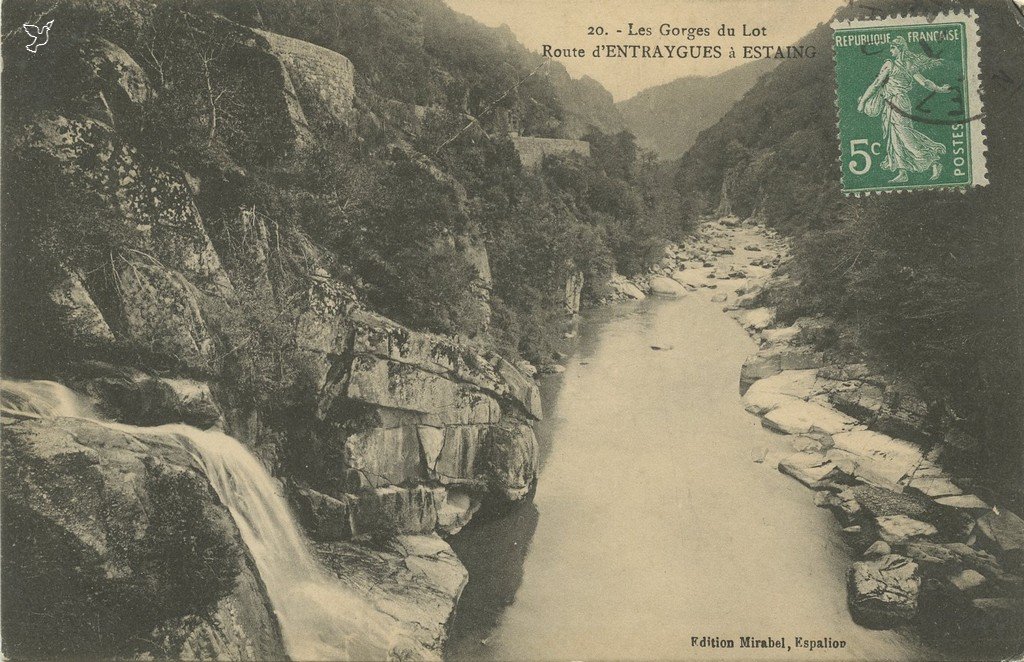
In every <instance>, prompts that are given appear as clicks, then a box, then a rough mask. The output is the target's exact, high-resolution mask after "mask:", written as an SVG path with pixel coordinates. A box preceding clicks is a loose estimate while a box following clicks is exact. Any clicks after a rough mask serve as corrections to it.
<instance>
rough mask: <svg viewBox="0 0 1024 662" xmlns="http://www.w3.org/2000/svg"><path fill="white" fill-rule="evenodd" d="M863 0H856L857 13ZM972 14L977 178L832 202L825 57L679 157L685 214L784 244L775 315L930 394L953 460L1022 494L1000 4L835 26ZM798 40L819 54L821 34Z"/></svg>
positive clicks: (892, 8)
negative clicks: (981, 170) (849, 339)
mask: <svg viewBox="0 0 1024 662" xmlns="http://www.w3.org/2000/svg"><path fill="white" fill-rule="evenodd" d="M869 4H870V6H869ZM964 5H966V6H967V7H970V8H973V9H974V10H975V11H977V12H978V15H979V25H980V30H981V39H982V61H981V68H982V77H983V80H984V81H985V83H984V103H985V117H984V122H985V128H986V133H987V136H988V140H987V148H988V171H989V179H990V184H989V185H988V186H987V187H984V188H977V189H972V190H969V191H967V192H965V193H957V192H933V191H929V192H921V193H913V194H906V193H904V194H900V195H881V196H873V197H870V198H859V199H858V198H844V197H843V196H842V194H841V193H840V190H839V166H838V163H837V158H838V154H839V152H838V146H837V144H836V130H835V122H836V119H835V106H834V88H833V85H834V73H833V71H832V67H833V64H832V60H831V58H824V57H821V58H816V59H808V60H800V61H795V60H794V61H786V62H783V63H781V64H780V65H779V66H778V68H776V69H775V70H774V71H772V72H769V73H768V74H766V75H765V76H764V77H762V78H761V79H760V81H759V82H758V83H757V84H756V85H755V86H754V87H753V88H752V89H751V91H750V92H749V93H748V94H747V95H746V96H745V97H744V98H743V99H742V100H741V101H740V102H739V103H737V104H736V105H735V106H734V107H733V108H732V110H730V111H729V112H728V113H727V114H726V115H725V117H723V118H722V120H721V121H719V122H718V123H717V124H716V125H715V126H714V127H712V128H710V129H708V130H707V131H706V132H704V133H703V134H701V136H700V138H699V139H698V140H697V142H696V143H695V144H694V146H693V148H692V149H690V150H689V152H688V153H687V154H686V155H685V156H684V157H683V158H682V159H681V161H680V163H679V171H678V175H677V185H678V188H679V190H680V192H681V194H682V195H683V197H684V198H685V199H686V200H687V202H688V204H690V205H692V209H691V213H693V214H700V213H706V212H710V211H712V210H714V209H731V211H733V212H734V213H736V214H737V215H739V216H740V217H741V218H743V217H748V216H755V217H757V218H759V219H763V220H765V221H766V222H767V223H769V224H772V225H774V226H776V227H778V228H780V229H781V230H783V231H785V232H787V233H790V234H792V235H794V236H795V238H796V241H795V244H794V245H795V249H796V259H795V260H794V262H793V264H792V265H791V267H790V270H791V275H792V276H793V277H794V279H795V280H796V281H797V282H798V283H799V284H800V285H799V287H798V288H796V289H794V290H793V291H791V292H789V293H788V294H787V295H786V296H785V297H783V308H782V310H783V311H784V315H785V317H786V318H787V319H793V318H795V317H796V316H799V315H802V314H816V313H823V314H826V315H830V316H834V317H836V318H838V319H840V320H841V321H842V322H843V323H844V324H847V325H849V326H851V327H852V328H853V329H855V330H856V331H857V332H858V333H859V334H860V336H861V338H862V341H863V343H864V344H865V345H866V346H867V347H868V348H869V349H870V350H871V352H872V353H873V356H874V357H875V358H876V359H878V360H880V361H883V362H886V363H888V364H889V365H890V367H891V369H892V370H894V371H896V372H899V373H901V374H903V375H906V376H908V377H910V378H911V379H913V380H914V381H915V382H917V383H918V384H919V385H920V387H921V388H922V390H924V391H925V392H926V393H927V394H928V396H927V397H928V399H929V402H930V416H931V417H932V419H933V421H934V423H935V435H936V437H935V438H936V439H937V440H941V441H945V443H946V445H947V447H948V448H949V449H950V457H951V458H952V457H954V456H955V459H951V461H952V462H953V463H954V464H955V465H956V466H957V467H958V468H959V469H960V470H962V471H966V472H970V473H973V474H975V475H976V476H977V477H979V479H980V480H983V481H985V482H987V483H989V484H990V485H994V486H996V489H1000V488H1002V489H1005V490H1009V491H1010V492H1011V493H1013V492H1015V493H1016V494H1017V498H1019V497H1020V493H1019V490H1020V485H1021V482H1020V477H1021V475H1022V474H1021V470H1022V467H1024V427H1022V426H1024V418H1022V417H1021V415H1020V412H1021V411H1022V410H1024V388H1022V387H1021V386H1022V383H1024V347H1022V343H1021V329H1022V328H1024V300H1022V299H1024V293H1022V291H1021V289H1020V283H1021V282H1024V278H1022V276H1024V265H1022V259H1021V255H1022V254H1024V252H1022V250H1021V249H1022V247H1024V235H1022V232H1024V230H1022V228H1024V225H1022V224H1021V222H1020V218H1021V217H1020V209H1021V208H1022V205H1024V196H1022V189H1021V187H1020V186H1019V182H1018V179H1019V173H1020V172H1021V171H1022V170H1024V148H1022V147H1024V125H1022V124H1021V121H1020V108H1021V97H1020V82H1019V76H1017V75H1016V74H1008V73H1007V72H1019V71H1021V70H1022V68H1024V41H1022V40H1021V39H1020V27H1019V26H1018V25H1017V24H1016V22H1015V21H1014V18H1013V16H1012V14H1011V13H1010V11H1009V10H1008V9H1007V7H1006V6H1005V3H1002V2H994V1H991V2H990V1H975V2H968V3H953V2H941V3H936V2H909V3H907V2H892V1H890V2H883V3H881V4H879V3H878V2H872V3H859V2H858V3H854V4H853V5H851V6H850V7H846V8H843V9H841V10H840V11H839V16H840V17H841V18H852V17H868V16H874V15H877V14H879V13H883V14H884V13H886V12H892V13H897V12H907V13H914V12H919V13H923V14H927V13H930V12H934V11H937V10H940V9H942V8H948V9H957V8H963V6H964ZM803 43H806V44H813V45H815V46H816V47H817V48H818V51H819V52H822V53H828V52H830V50H831V45H830V28H829V27H828V26H822V27H820V28H818V29H817V30H815V31H813V32H812V33H811V34H809V35H808V36H807V37H806V38H805V39H804V40H803Z"/></svg>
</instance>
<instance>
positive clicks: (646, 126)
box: [615, 60, 776, 160]
mask: <svg viewBox="0 0 1024 662" xmlns="http://www.w3.org/2000/svg"><path fill="white" fill-rule="evenodd" d="M775 64H776V62H775V61H774V60H758V61H755V62H749V63H747V64H744V65H741V66H739V67H736V68H735V69H730V70H728V71H726V72H724V73H721V74H718V75H717V76H686V77H684V78H679V79H677V80H674V81H672V82H671V83H665V84H664V85H658V86H656V87H651V88H648V89H646V90H643V91H642V92H640V93H638V94H637V95H636V96H634V97H632V98H630V99H627V100H625V101H620V102H619V103H617V104H615V107H616V108H617V109H618V111H619V112H620V113H621V114H622V119H623V121H624V122H625V124H626V126H627V127H628V128H629V130H630V131H632V132H633V134H634V135H635V136H636V137H637V141H638V142H639V143H640V146H641V147H643V148H644V149H649V150H652V151H653V152H654V153H655V154H657V155H658V157H659V158H661V159H664V160H672V159H677V158H679V157H680V156H682V155H683V154H684V153H685V152H686V150H688V149H689V148H690V146H691V145H693V142H694V141H695V140H696V139H697V134H699V133H700V132H701V131H703V130H704V129H706V128H708V127H709V126H712V125H713V124H714V123H715V122H717V121H718V120H719V119H721V117H722V116H723V115H724V114H725V113H726V112H727V111H728V110H729V109H730V108H731V107H732V105H733V104H734V103H736V101H737V100H738V99H739V98H740V97H742V96H743V95H744V94H745V93H746V92H747V90H749V89H750V88H751V87H752V86H753V85H754V83H755V82H757V79H758V78H759V77H760V76H761V75H762V74H764V73H765V72H767V71H771V69H772V68H773V67H774V66H775Z"/></svg>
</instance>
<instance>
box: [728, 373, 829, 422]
mask: <svg viewBox="0 0 1024 662" xmlns="http://www.w3.org/2000/svg"><path fill="white" fill-rule="evenodd" d="M816 372H817V371H815V370H785V371H783V372H780V373H778V374H776V375H772V376H770V377H765V378H764V379H759V380H757V381H756V382H754V383H753V385H751V387H750V388H749V389H747V392H746V393H744V394H743V406H744V408H745V409H746V410H747V411H749V412H750V413H752V414H758V415H761V414H766V413H768V412H769V411H771V410H773V409H778V408H779V407H781V406H782V405H785V404H789V403H792V402H798V401H799V402H803V401H804V400H805V399H806V398H808V397H810V396H813V395H816V394H817V393H818V392H820V388H819V386H818V385H817V374H816Z"/></svg>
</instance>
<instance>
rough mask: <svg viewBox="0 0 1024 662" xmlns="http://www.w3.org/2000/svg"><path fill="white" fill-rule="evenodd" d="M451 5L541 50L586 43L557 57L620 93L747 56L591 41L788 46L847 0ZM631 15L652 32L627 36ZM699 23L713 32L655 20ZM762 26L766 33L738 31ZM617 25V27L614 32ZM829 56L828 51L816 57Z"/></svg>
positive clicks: (469, 0)
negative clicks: (673, 32)
mask: <svg viewBox="0 0 1024 662" xmlns="http://www.w3.org/2000/svg"><path fill="white" fill-rule="evenodd" d="M445 1H446V2H447V3H448V5H449V6H450V7H451V8H452V9H454V10H455V11H458V12H461V13H463V14H468V15H469V16H472V17H473V18H475V19H476V20H478V21H480V22H481V23H483V24H485V25H489V26H492V27H497V26H499V25H502V24H505V25H508V26H509V27H510V28H511V29H512V32H514V33H515V35H516V37H518V38H519V41H520V42H522V43H523V44H524V45H526V47H527V48H529V49H531V50H535V51H538V52H540V51H541V49H542V46H543V45H544V44H550V45H551V46H552V47H553V48H583V49H585V50H586V52H587V56H586V57H584V58H580V59H577V58H566V57H560V58H556V59H557V60H558V61H559V62H561V63H562V64H564V65H565V67H566V69H568V70H569V73H571V74H572V75H573V76H574V77H579V76H581V75H584V74H586V75H588V76H590V77H591V78H594V79H596V80H597V81H599V82H600V83H601V84H602V85H604V86H605V88H607V89H608V91H609V92H611V93H612V96H614V97H615V100H616V101H622V100H624V99H627V98H629V97H631V96H633V95H635V94H636V93H637V92H639V91H640V90H643V89H646V88H648V87H652V86H654V85H661V84H662V83H667V82H669V81H671V80H675V79H676V78H680V77H682V76H694V75H697V76H707V75H713V74H717V73H721V72H722V71H725V70H726V69H730V68H732V67H735V66H738V65H740V64H743V63H744V60H742V59H739V58H737V59H735V60H730V59H727V58H725V57H723V58H722V59H700V60H693V59H684V60H679V59H661V60H654V59H647V60H641V59H621V58H619V59H606V58H600V59H595V58H593V57H591V52H592V51H593V49H594V47H595V46H597V45H599V44H602V43H622V44H638V45H649V46H654V45H655V44H662V45H664V44H669V45H677V44H681V45H684V46H704V45H716V44H717V45H721V46H723V47H725V48H728V47H729V46H737V47H740V46H742V45H744V44H749V45H766V46H787V45H789V44H792V43H794V42H796V41H797V40H798V39H800V37H802V36H804V35H805V34H807V33H808V32H810V31H811V30H812V29H814V28H815V27H816V26H817V25H818V24H819V23H822V22H825V21H828V20H829V19H830V18H831V17H832V14H833V13H834V12H835V10H836V8H838V7H839V6H841V5H844V4H846V3H845V0H445ZM629 23H633V24H634V26H635V27H637V28H639V27H649V28H652V29H653V32H654V34H653V35H651V36H640V35H636V36H629V35H628V30H629V27H628V26H629ZM663 23H669V24H671V25H672V26H676V27H684V28H685V27H702V26H706V27H708V28H709V29H710V31H711V36H710V37H702V38H696V39H694V40H691V41H687V40H686V39H685V38H680V37H673V36H661V35H659V34H658V32H659V26H661V25H662V24H663ZM723 23H726V24H728V25H729V26H730V27H733V28H734V29H735V30H736V36H734V37H728V36H727V37H720V36H718V30H719V28H720V27H721V25H722V24H723ZM744 24H746V25H747V31H748V32H753V31H754V30H755V29H756V28H764V29H765V30H766V35H765V36H763V37H760V36H747V37H744V36H743V35H742V31H743V25H744ZM588 28H603V29H604V30H605V32H606V34H605V35H604V36H598V35H588ZM617 30H622V33H621V34H620V33H618V32H617ZM821 56H825V57H830V56H831V54H830V53H823V54H819V55H818V57H821Z"/></svg>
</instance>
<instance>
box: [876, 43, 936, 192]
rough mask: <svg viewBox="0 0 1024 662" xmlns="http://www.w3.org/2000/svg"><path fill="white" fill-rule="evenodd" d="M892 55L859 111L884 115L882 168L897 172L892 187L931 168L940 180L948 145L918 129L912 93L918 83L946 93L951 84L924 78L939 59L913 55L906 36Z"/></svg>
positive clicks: (932, 177)
mask: <svg viewBox="0 0 1024 662" xmlns="http://www.w3.org/2000/svg"><path fill="white" fill-rule="evenodd" d="M889 52H890V53H892V56H893V57H892V59H891V60H886V61H885V64H883V65H882V70H881V71H879V72H878V77H877V78H875V80H874V82H873V83H871V85H869V86H868V89H867V90H865V92H864V94H863V95H861V97H860V100H859V101H858V102H857V110H859V111H860V112H863V113H865V114H867V115H870V116H871V117H877V116H878V115H879V114H881V116H882V135H883V137H884V139H885V160H883V161H882V169H883V170H888V171H890V172H895V173H896V176H895V177H893V178H892V179H891V180H890V183H891V184H900V183H903V182H906V181H907V180H908V175H907V173H908V172H925V171H926V170H928V169H929V168H931V171H932V174H931V177H930V179H932V180H935V179H938V177H939V173H941V172H942V164H941V163H939V158H940V157H941V156H942V155H943V154H945V153H946V146H945V145H943V144H941V143H937V142H935V141H934V140H932V139H931V138H929V137H928V136H926V135H924V134H923V133H921V132H920V131H918V130H917V129H915V128H914V121H913V119H912V118H911V112H910V111H911V105H910V90H911V89H913V87H914V83H915V82H917V83H918V84H919V85H921V87H923V88H925V89H926V90H930V91H932V92H941V93H946V92H949V91H950V88H949V85H936V84H935V83H933V82H932V81H930V80H928V79H927V78H925V77H924V76H923V75H921V72H922V71H926V70H928V69H931V68H933V67H935V66H937V65H938V64H939V60H936V59H932V58H929V57H927V56H925V55H922V54H920V53H914V52H912V51H911V50H910V47H909V46H908V45H907V40H906V39H904V38H903V37H896V38H895V39H893V40H892V46H891V47H890V49H889Z"/></svg>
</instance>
